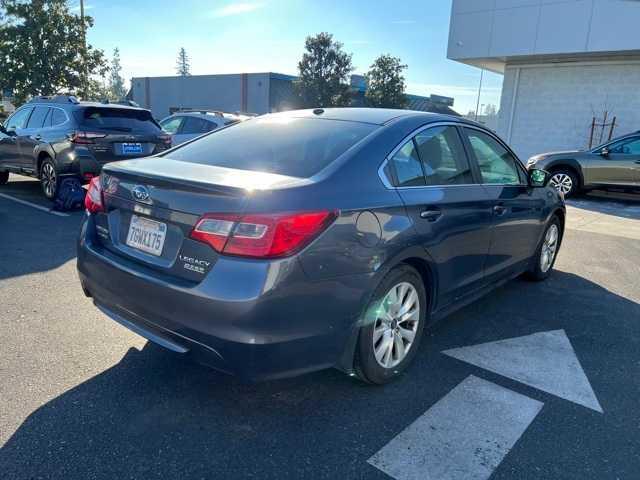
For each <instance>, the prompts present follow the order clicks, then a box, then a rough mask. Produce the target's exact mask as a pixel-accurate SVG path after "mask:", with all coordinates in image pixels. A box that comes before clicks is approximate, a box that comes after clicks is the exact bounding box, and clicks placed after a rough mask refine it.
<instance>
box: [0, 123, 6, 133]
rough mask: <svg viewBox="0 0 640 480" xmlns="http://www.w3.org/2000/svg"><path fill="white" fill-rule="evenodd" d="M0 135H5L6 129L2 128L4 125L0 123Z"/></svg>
mask: <svg viewBox="0 0 640 480" xmlns="http://www.w3.org/2000/svg"><path fill="white" fill-rule="evenodd" d="M0 133H4V134H5V135H6V134H7V129H6V128H4V124H2V123H0Z"/></svg>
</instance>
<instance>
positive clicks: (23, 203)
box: [0, 193, 70, 217]
mask: <svg viewBox="0 0 640 480" xmlns="http://www.w3.org/2000/svg"><path fill="white" fill-rule="evenodd" d="M0 197H2V198H6V199H7V200H13V201H14V202H16V203H21V204H22V205H27V206H28V207H32V208H35V209H36V210H40V211H42V212H46V213H50V214H51V215H57V216H58V217H68V216H70V215H69V214H68V213H64V212H56V211H54V210H50V209H48V208H46V207H43V206H42V205H37V204H35V203H31V202H27V201H26V200H21V199H19V198H16V197H12V196H11V195H7V194H4V193H0Z"/></svg>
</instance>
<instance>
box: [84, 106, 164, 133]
mask: <svg viewBox="0 0 640 480" xmlns="http://www.w3.org/2000/svg"><path fill="white" fill-rule="evenodd" d="M76 116H77V117H79V118H78V121H79V122H80V125H82V126H83V127H86V128H91V129H100V130H115V131H118V132H139V133H151V134H155V133H158V131H159V130H160V127H159V126H158V124H157V123H156V122H155V120H154V119H153V117H152V116H151V113H150V112H148V111H147V110H133V109H125V108H100V107H87V108H84V109H82V110H81V111H80V112H79V113H77V114H76Z"/></svg>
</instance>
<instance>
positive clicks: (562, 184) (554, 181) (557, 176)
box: [549, 168, 580, 198]
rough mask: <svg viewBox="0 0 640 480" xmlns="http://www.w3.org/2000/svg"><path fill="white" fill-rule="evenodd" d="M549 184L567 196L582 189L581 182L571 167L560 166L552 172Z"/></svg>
mask: <svg viewBox="0 0 640 480" xmlns="http://www.w3.org/2000/svg"><path fill="white" fill-rule="evenodd" d="M549 185H551V186H553V187H555V189H556V190H558V191H559V192H561V193H562V194H563V195H564V196H565V198H566V197H571V196H573V195H575V194H576V193H578V192H579V191H580V183H579V180H578V177H577V175H576V174H575V172H574V171H573V170H571V169H569V168H558V169H554V170H553V171H552V172H551V179H550V180H549Z"/></svg>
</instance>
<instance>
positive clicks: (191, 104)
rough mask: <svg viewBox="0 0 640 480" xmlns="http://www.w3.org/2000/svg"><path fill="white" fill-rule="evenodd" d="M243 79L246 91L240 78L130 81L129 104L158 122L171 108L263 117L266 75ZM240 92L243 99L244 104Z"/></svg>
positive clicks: (252, 75) (264, 111) (266, 86)
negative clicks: (144, 110) (130, 99)
mask: <svg viewBox="0 0 640 480" xmlns="http://www.w3.org/2000/svg"><path fill="white" fill-rule="evenodd" d="M245 75H246V88H245V87H243V78H242V74H229V75H192V76H188V77H152V78H134V79H133V83H132V88H133V100H134V101H136V102H137V103H139V104H140V106H142V107H145V108H149V109H150V110H151V112H152V113H153V115H154V117H156V118H158V119H162V118H164V117H166V116H167V115H169V111H170V109H171V108H207V109H213V110H222V111H225V112H235V111H247V112H251V113H267V112H268V111H269V74H268V73H249V74H245ZM243 91H244V92H245V95H246V97H245V101H244V102H243ZM245 107H246V108H245Z"/></svg>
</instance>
